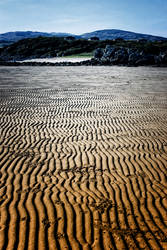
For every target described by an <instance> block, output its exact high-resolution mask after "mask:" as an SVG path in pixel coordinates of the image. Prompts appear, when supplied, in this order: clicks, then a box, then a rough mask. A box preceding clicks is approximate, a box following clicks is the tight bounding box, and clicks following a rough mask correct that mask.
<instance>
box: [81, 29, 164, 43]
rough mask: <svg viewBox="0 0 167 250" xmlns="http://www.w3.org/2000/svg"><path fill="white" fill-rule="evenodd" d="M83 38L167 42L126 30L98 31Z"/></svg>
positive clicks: (161, 38) (157, 37)
mask: <svg viewBox="0 0 167 250" xmlns="http://www.w3.org/2000/svg"><path fill="white" fill-rule="evenodd" d="M81 37H82V38H85V39H89V38H91V37H98V38H99V39H100V40H107V39H108V40H113V39H117V38H122V39H124V40H139V39H146V40H150V41H158V40H167V38H164V37H160V36H152V35H147V34H140V33H135V32H130V31H125V30H117V29H105V30H97V31H94V32H90V33H85V34H82V35H81Z"/></svg>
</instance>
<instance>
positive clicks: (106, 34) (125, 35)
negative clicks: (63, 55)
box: [0, 29, 167, 47]
mask: <svg viewBox="0 0 167 250" xmlns="http://www.w3.org/2000/svg"><path fill="white" fill-rule="evenodd" d="M39 36H42V37H55V36H56V37H68V36H73V37H75V38H77V39H80V38H84V39H89V38H91V37H98V38H99V39H100V40H106V39H108V40H113V39H117V38H122V39H124V40H140V39H146V40H148V41H159V40H167V38H164V37H160V36H152V35H146V34H140V33H135V32H130V31H124V30H118V29H105V30H97V31H94V32H90V33H85V34H81V35H74V34H69V33H56V32H52V33H47V32H33V31H16V32H8V33H3V34H0V47H4V46H6V45H10V44H12V43H14V42H17V41H19V40H22V39H26V38H36V37H39Z"/></svg>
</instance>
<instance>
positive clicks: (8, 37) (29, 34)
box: [0, 31, 71, 47]
mask: <svg viewBox="0 0 167 250" xmlns="http://www.w3.org/2000/svg"><path fill="white" fill-rule="evenodd" d="M39 36H42V37H54V36H56V37H67V36H71V34H69V33H56V32H52V33H47V32H36V31H35V32H33V31H16V32H7V33H3V34H0V47H3V46H5V45H10V44H12V43H14V42H17V41H19V40H22V39H26V38H36V37H39Z"/></svg>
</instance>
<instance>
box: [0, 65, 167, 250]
mask: <svg viewBox="0 0 167 250" xmlns="http://www.w3.org/2000/svg"><path fill="white" fill-rule="evenodd" d="M0 249H8V250H11V249H19V250H22V249H29V250H31V249H32V250H36V249H40V250H41V249H46V250H47V249H53V250H54V249H63V250H64V249H75V250H78V249H84V250H88V249H97V250H101V249H105V250H109V249H118V250H122V249H131V250H132V249H155V250H157V249H167V70H166V68H156V67H155V68H151V67H138V68H133V67H131V68H127V67H0Z"/></svg>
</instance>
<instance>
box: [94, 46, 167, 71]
mask: <svg viewBox="0 0 167 250" xmlns="http://www.w3.org/2000/svg"><path fill="white" fill-rule="evenodd" d="M94 59H95V60H97V61H98V63H100V64H105V65H128V66H142V65H167V52H166V53H165V52H163V53H162V52H160V54H159V55H153V54H148V53H145V52H144V51H139V50H138V49H131V48H122V47H112V46H110V45H107V46H106V48H105V49H104V50H102V49H99V48H98V49H96V50H95V52H94Z"/></svg>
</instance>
